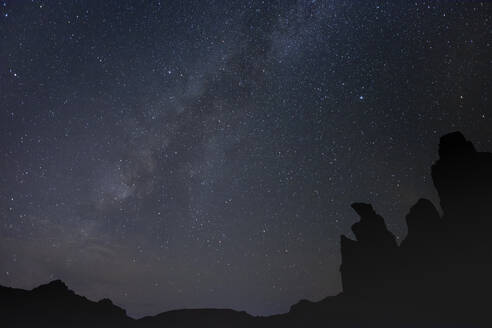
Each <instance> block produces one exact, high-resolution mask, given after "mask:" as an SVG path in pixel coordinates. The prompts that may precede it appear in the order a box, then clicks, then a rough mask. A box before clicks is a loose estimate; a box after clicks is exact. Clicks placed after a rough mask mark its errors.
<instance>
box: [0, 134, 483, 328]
mask: <svg viewBox="0 0 492 328" xmlns="http://www.w3.org/2000/svg"><path fill="white" fill-rule="evenodd" d="M432 179H433V182H434V186H435V187H436V189H437V192H438V195H439V198H440V206H441V209H442V213H443V214H442V215H440V214H439V212H438V210H437V209H436V208H435V206H434V204H432V202H431V201H429V200H427V199H419V200H418V201H417V203H416V204H415V205H414V206H412V207H411V209H410V211H409V213H408V215H407V216H406V223H407V226H408V234H407V236H406V238H405V239H404V240H403V242H402V243H401V245H398V244H397V242H396V240H395V237H394V235H393V234H392V233H391V232H390V231H389V230H388V229H387V227H386V224H385V222H384V219H383V217H381V216H380V215H379V214H377V212H376V211H375V210H374V208H373V207H372V206H371V205H370V204H365V203H354V204H352V208H353V209H354V210H355V211H356V212H357V214H358V215H359V216H360V221H359V222H356V223H355V224H354V225H353V226H352V230H353V232H354V235H355V237H356V239H355V240H352V239H349V238H347V237H345V236H342V237H341V254H342V265H341V268H340V271H341V275H342V282H343V293H341V294H339V295H337V296H330V297H327V298H325V299H324V300H322V301H320V302H310V301H306V300H303V301H300V302H299V303H297V304H295V305H293V306H292V307H291V309H290V311H289V312H288V313H286V314H282V315H275V316H270V317H254V316H251V315H249V314H247V313H245V312H238V311H233V310H221V309H196V310H177V311H170V312H165V313H162V314H159V315H156V316H149V317H145V318H142V319H139V320H134V319H131V318H129V317H128V316H127V315H126V312H125V310H123V309H121V308H119V307H117V306H115V305H114V304H112V302H111V301H110V300H107V299H105V300H101V301H99V302H93V301H90V300H88V299H86V298H85V297H82V296H79V295H76V294H75V293H74V292H72V291H71V290H69V289H68V287H67V286H66V285H65V284H64V283H63V282H61V281H59V280H57V281H53V282H50V283H48V284H46V285H42V286H40V287H37V288H35V289H33V290H31V291H26V290H21V289H14V288H7V287H0V308H1V311H2V314H1V317H0V323H1V324H2V327H33V326H37V327H48V326H49V327H88V326H92V327H148V328H151V327H326V326H330V327H489V326H490V324H491V323H492V321H491V319H490V317H489V314H488V311H487V309H488V305H489V302H490V301H489V298H490V295H491V285H492V284H491V279H492V275H491V274H492V265H491V259H492V257H491V255H492V252H491V251H492V238H491V237H490V234H491V227H492V217H491V214H490V208H489V206H490V204H492V154H490V153H483V152H477V151H476V150H475V148H474V146H473V145H472V143H471V142H469V141H467V140H466V139H465V138H464V136H463V135H462V134H461V133H459V132H454V133H450V134H448V135H445V136H443V137H442V138H441V140H440V144H439V159H438V160H437V162H436V163H435V164H434V165H433V166H432Z"/></svg>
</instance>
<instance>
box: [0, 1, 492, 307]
mask: <svg viewBox="0 0 492 328" xmlns="http://www.w3.org/2000/svg"><path fill="white" fill-rule="evenodd" d="M490 13H491V3H490V2H479V1H461V2H458V1H417V2H408V1H315V0H313V1H150V0H149V1H116V0H115V1H95V0H94V1H75V0H74V1H49V0H46V1H35V0H33V1H27V0H26V1H22V0H19V1H0V31H1V32H0V115H1V116H0V117H1V119H0V158H1V159H0V171H1V172H2V174H1V175H0V237H1V238H0V268H1V271H0V284H3V285H8V286H15V287H22V288H32V287H34V286H36V285H38V284H41V283H45V282H46V281H48V280H51V279H55V278H60V279H62V280H64V281H65V282H66V283H67V284H68V285H69V286H70V287H71V288H73V289H74V290H75V291H76V292H78V293H80V294H82V295H86V296H88V297H89V298H92V299H99V298H102V297H109V298H111V299H113V300H114V301H115V303H117V304H119V305H122V306H124V307H125V308H127V309H128V311H129V313H130V314H131V315H133V316H142V315H145V314H154V313H157V312H161V311H164V310H169V309H175V308H182V307H232V308H234V309H239V310H246V311H248V312H250V313H253V314H271V313H278V312H284V311H287V310H288V307H289V306H290V305H291V304H293V303H295V302H297V301H298V300H299V299H301V298H309V299H312V300H318V299H321V298H323V297H325V296H328V295H334V294H336V293H338V292H339V291H340V277H339V272H338V269H339V261H340V259H339V236H340V234H342V233H345V234H349V235H350V226H351V224H353V223H354V222H355V221H356V220H357V216H356V215H355V213H352V210H351V209H350V203H351V202H354V201H365V202H371V203H373V205H374V206H375V208H376V210H378V211H379V212H380V213H381V214H382V215H383V216H384V217H385V218H386V221H387V223H388V226H389V228H390V229H391V230H392V231H393V232H394V233H395V234H396V235H397V236H398V237H399V238H400V239H401V238H403V237H404V236H405V233H406V232H405V227H404V217H405V214H406V213H407V210H408V208H409V207H410V206H411V205H412V204H413V203H415V202H416V201H417V199H418V198H419V197H422V196H425V197H428V198H430V199H432V200H435V196H436V194H435V192H434V189H433V187H432V182H431V180H430V165H431V164H432V162H433V161H434V160H435V159H436V158H437V144H438V140H439V136H440V135H442V134H444V133H447V132H451V131H454V130H461V131H462V132H463V133H464V134H465V135H466V137H467V138H468V139H470V140H471V141H473V142H474V143H475V145H476V147H477V149H478V150H481V151H491V150H492V143H491V138H490V131H491V127H492V111H491V110H490V106H491V101H490V98H489V97H490V94H492V93H491V91H492V90H491V82H490V76H492V74H491V73H492V72H491V59H490V53H491V49H490V48H491V45H490V40H491V29H490V20H491V16H490ZM436 205H438V204H436Z"/></svg>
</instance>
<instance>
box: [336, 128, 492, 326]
mask: <svg viewBox="0 0 492 328" xmlns="http://www.w3.org/2000/svg"><path fill="white" fill-rule="evenodd" d="M439 157H440V158H439V159H438V161H437V162H436V163H435V164H434V165H433V166H432V178H433V181H434V185H435V187H436V189H437V191H438V194H439V197H440V205H441V208H442V210H443V215H442V217H441V215H440V214H439V212H438V211H437V209H436V208H435V207H434V205H433V204H432V203H431V202H430V201H429V200H426V199H420V200H418V201H417V203H416V204H415V205H414V206H412V208H411V209H410V212H409V213H408V215H407V216H406V222H407V225H408V235H407V237H406V238H405V240H404V241H403V242H402V243H401V245H400V246H397V245H396V243H395V242H394V238H392V235H391V233H390V232H388V231H387V230H386V227H385V225H384V219H383V218H381V217H380V216H379V215H377V214H376V213H375V212H374V210H373V209H372V207H371V206H370V205H367V204H357V203H356V204H353V205H352V207H353V208H354V209H355V211H356V212H357V213H358V214H359V215H360V217H361V220H360V222H358V223H356V224H354V225H353V227H352V230H353V231H354V234H355V236H356V240H350V239H348V238H346V237H345V236H342V240H341V248H342V249H341V250H342V266H341V274H342V281H343V290H344V294H346V295H347V296H349V297H357V296H360V295H362V296H363V297H366V298H369V299H373V300H376V299H384V300H389V299H391V300H392V301H393V302H394V303H395V304H399V305H400V306H402V307H405V306H411V308H412V311H411V312H412V313H414V314H419V315H421V314H423V313H427V314H429V315H430V316H432V315H431V314H430V313H431V312H433V313H434V314H439V315H440V314H444V313H447V315H448V316H449V313H453V316H455V317H456V320H458V321H460V322H465V321H466V320H470V318H474V320H475V319H476V320H479V321H480V320H482V319H483V320H485V318H483V316H484V313H486V312H485V307H484V304H487V303H488V302H487V301H486V299H487V298H488V297H489V295H490V292H491V291H492V290H491V282H490V277H491V274H492V270H491V266H492V265H491V261H492V242H491V238H490V233H491V228H492V216H491V214H490V210H489V206H490V205H489V204H492V154H490V153H481V152H477V151H476V150H475V148H474V146H473V145H472V143H471V142H469V141H467V140H466V139H465V138H464V137H463V135H462V134H461V133H459V132H454V133H450V134H448V135H445V136H443V137H442V138H441V141H440V144H439ZM371 264H372V267H370V268H368V267H369V266H370V265H371ZM376 290H377V291H376ZM478 318H480V319H478Z"/></svg>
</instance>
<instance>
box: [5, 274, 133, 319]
mask: <svg viewBox="0 0 492 328" xmlns="http://www.w3.org/2000/svg"><path fill="white" fill-rule="evenodd" d="M0 309H1V313H2V315H1V321H0V323H3V324H2V325H1V326H2V327H89V326H91V327H130V326H131V324H132V323H133V321H134V320H133V319H131V318H129V317H127V316H126V311H125V310H123V309H122V308H120V307H118V306H116V305H113V303H112V302H111V301H109V300H106V299H105V300H101V301H100V302H92V301H89V300H88V299H86V298H85V297H82V296H79V295H77V294H75V293H74V292H73V291H71V290H70V289H68V287H67V286H66V285H65V284H64V283H63V282H62V281H60V280H55V281H52V282H50V283H48V284H46V285H41V286H39V287H37V288H34V289H33V290H31V291H26V290H22V289H15V288H7V287H0Z"/></svg>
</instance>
